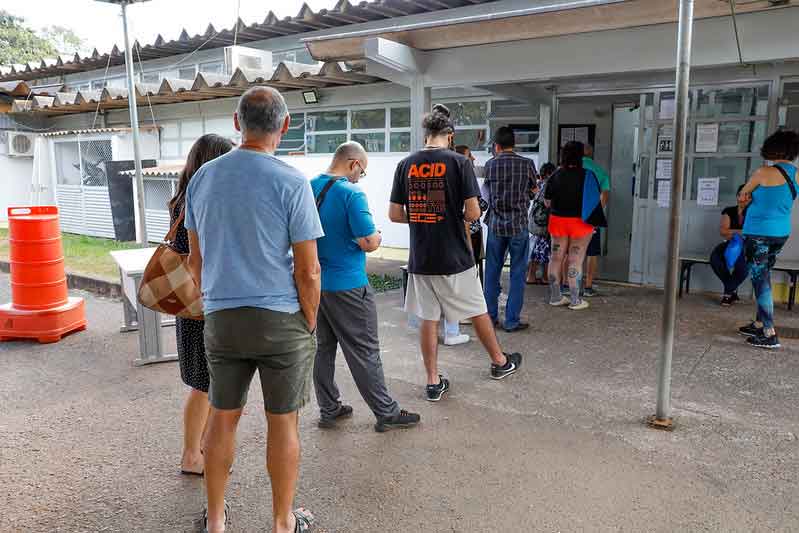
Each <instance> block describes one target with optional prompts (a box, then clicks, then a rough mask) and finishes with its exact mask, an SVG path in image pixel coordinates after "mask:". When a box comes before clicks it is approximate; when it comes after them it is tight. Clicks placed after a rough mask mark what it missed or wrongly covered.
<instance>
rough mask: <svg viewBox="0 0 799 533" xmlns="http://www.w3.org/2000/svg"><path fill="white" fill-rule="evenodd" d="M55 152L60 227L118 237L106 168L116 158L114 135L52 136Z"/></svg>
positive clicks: (63, 229) (88, 233)
mask: <svg viewBox="0 0 799 533" xmlns="http://www.w3.org/2000/svg"><path fill="white" fill-rule="evenodd" d="M52 153H53V162H54V166H53V168H54V169H55V175H56V194H55V196H56V203H57V204H58V209H59V212H60V214H61V230H62V231H64V232H67V233H77V234H80V235H89V236H92V237H105V238H109V239H113V238H115V237H116V234H115V231H114V220H113V217H112V214H111V201H110V200H109V197H108V176H107V175H106V168H105V163H106V162H108V161H111V160H112V159H113V155H112V145H111V137H110V136H107V137H97V136H92V137H83V136H80V135H76V136H69V137H66V138H64V139H53V150H52Z"/></svg>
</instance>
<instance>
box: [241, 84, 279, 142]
mask: <svg viewBox="0 0 799 533" xmlns="http://www.w3.org/2000/svg"><path fill="white" fill-rule="evenodd" d="M236 113H237V114H238V117H239V126H240V127H241V130H242V133H244V132H247V133H253V134H255V135H268V134H270V133H277V132H278V131H280V128H281V127H283V122H284V121H285V120H286V116H288V114H289V110H288V107H286V101H285V100H284V99H283V95H281V94H280V93H279V92H278V91H277V90H276V89H273V88H272V87H253V88H251V89H248V90H247V92H245V93H244V94H242V95H241V98H240V99H239V105H238V107H237V108H236Z"/></svg>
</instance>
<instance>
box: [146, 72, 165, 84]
mask: <svg viewBox="0 0 799 533" xmlns="http://www.w3.org/2000/svg"><path fill="white" fill-rule="evenodd" d="M141 81H142V83H159V82H160V81H161V75H160V74H159V73H158V72H145V73H144V74H142V75H141Z"/></svg>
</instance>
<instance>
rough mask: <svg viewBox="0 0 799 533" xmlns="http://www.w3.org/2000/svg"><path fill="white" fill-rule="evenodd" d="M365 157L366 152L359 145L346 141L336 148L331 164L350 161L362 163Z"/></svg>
mask: <svg viewBox="0 0 799 533" xmlns="http://www.w3.org/2000/svg"><path fill="white" fill-rule="evenodd" d="M366 157H367V156H366V150H364V149H363V146H361V143H359V142H356V141H348V142H345V143H342V144H341V145H340V146H339V147H338V148H336V153H335V154H333V163H334V164H335V163H339V162H341V161H348V160H350V159H356V160H358V161H364V160H365V159H366Z"/></svg>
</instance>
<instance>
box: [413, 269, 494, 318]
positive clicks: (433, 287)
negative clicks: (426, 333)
mask: <svg viewBox="0 0 799 533" xmlns="http://www.w3.org/2000/svg"><path fill="white" fill-rule="evenodd" d="M407 290H408V292H407V293H406V295H405V311H406V312H408V313H411V314H414V315H416V316H418V317H419V318H421V319H422V320H440V319H441V315H444V316H445V317H446V319H447V320H450V321H452V322H457V321H459V320H464V319H467V318H474V317H476V316H480V315H484V314H485V313H487V312H488V309H487V308H486V301H485V296H483V287H482V285H481V284H480V277H479V276H478V275H477V268H476V267H472V268H470V269H469V270H467V271H465V272H461V273H460V274H452V275H449V276H426V275H423V274H411V275H410V276H408V289H407Z"/></svg>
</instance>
